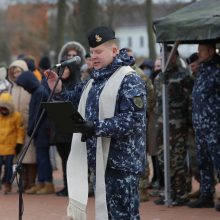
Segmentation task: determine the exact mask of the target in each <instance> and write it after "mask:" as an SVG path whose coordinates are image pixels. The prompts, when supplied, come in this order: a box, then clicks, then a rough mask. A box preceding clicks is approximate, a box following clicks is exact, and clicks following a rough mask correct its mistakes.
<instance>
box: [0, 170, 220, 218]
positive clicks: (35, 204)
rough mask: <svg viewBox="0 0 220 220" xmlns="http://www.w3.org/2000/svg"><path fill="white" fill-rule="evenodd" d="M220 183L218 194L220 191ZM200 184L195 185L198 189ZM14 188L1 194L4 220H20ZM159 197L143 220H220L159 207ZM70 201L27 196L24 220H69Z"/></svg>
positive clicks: (145, 207)
mask: <svg viewBox="0 0 220 220" xmlns="http://www.w3.org/2000/svg"><path fill="white" fill-rule="evenodd" d="M54 177H55V184H56V188H57V189H59V188H60V187H61V178H60V177H61V174H60V171H55V172H54ZM219 185H220V184H218V187H217V191H218V193H219V192H220V186H219ZM196 187H197V184H194V189H195V188H196ZM16 191H17V188H16V186H14V188H13V192H12V193H11V194H9V195H4V194H3V193H2V191H0V220H16V219H18V194H17V192H16ZM154 199H155V198H151V200H150V201H148V202H145V203H142V204H141V209H140V210H141V220H220V212H216V211H215V210H214V209H190V208H188V207H171V208H168V207H165V206H156V205H155V204H154V203H153V200H154ZM67 203H68V199H67V198H62V197H57V196H55V195H24V215H23V220H41V219H45V220H66V206H67ZM88 220H95V218H94V198H90V199H89V203H88Z"/></svg>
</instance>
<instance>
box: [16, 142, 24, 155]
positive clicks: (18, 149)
mask: <svg viewBox="0 0 220 220" xmlns="http://www.w3.org/2000/svg"><path fill="white" fill-rule="evenodd" d="M22 146H23V144H16V147H15V154H16V155H18V154H19V153H20V152H21V148H22Z"/></svg>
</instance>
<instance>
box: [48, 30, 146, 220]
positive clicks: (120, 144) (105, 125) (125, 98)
mask: <svg viewBox="0 0 220 220" xmlns="http://www.w3.org/2000/svg"><path fill="white" fill-rule="evenodd" d="M88 39H89V45H90V52H91V58H92V62H93V66H94V70H93V72H92V73H91V78H92V79H93V80H94V81H93V83H92V87H91V89H90V91H89V93H88V98H87V101H86V108H85V119H86V122H85V123H84V124H83V125H81V126H80V125H79V126H78V125H76V128H75V129H76V131H75V132H76V133H82V134H83V136H84V141H86V146H87V158H88V166H89V167H90V168H91V169H93V172H94V173H95V171H96V162H97V161H96V148H97V138H98V137H108V138H111V142H110V148H109V154H108V160H107V167H106V173H105V185H106V187H105V188H106V201H107V208H108V219H111V220H118V219H120V220H129V219H130V220H138V219H140V216H139V210H138V209H139V195H138V184H139V178H140V175H141V174H142V173H143V171H144V167H145V162H146V142H145V141H146V89H145V85H144V83H143V81H142V80H141V78H140V77H139V76H138V75H137V74H136V73H135V71H134V72H133V71H132V72H130V73H129V74H127V75H125V77H124V78H123V80H122V82H121V85H120V87H119V91H118V95H117V100H116V104H115V112H114V117H111V118H105V119H104V120H99V110H100V109H99V100H100V99H99V98H100V93H101V91H102V90H103V88H104V87H105V84H106V83H107V82H108V80H109V78H110V77H111V76H112V74H113V73H114V72H115V71H116V70H118V69H119V68H121V67H123V66H132V65H133V64H134V59H133V57H130V56H128V55H127V53H126V50H123V49H122V50H120V51H119V50H118V48H117V45H116V41H115V40H114V39H115V34H114V32H113V31H112V30H111V29H110V28H108V27H98V28H95V29H94V30H93V31H92V32H90V34H89V36H88ZM47 73H48V74H49V73H50V75H49V80H48V83H49V86H50V88H51V89H52V88H53V86H54V83H55V81H56V78H57V76H56V74H54V72H52V71H48V72H47ZM84 85H85V84H83V83H81V84H79V85H78V86H76V87H75V89H74V90H73V91H72V92H69V93H65V92H63V93H61V94H58V95H57V96H61V97H62V99H65V100H71V101H72V102H73V104H75V105H76V106H77V105H78V103H79V99H80V96H81V94H82V90H83V88H84ZM104 89H105V88H104ZM56 92H58V93H59V92H61V86H60V82H59V84H58V86H57V90H56ZM109 95H111V94H109ZM74 135H75V134H74ZM73 137H74V136H73ZM67 174H68V173H67ZM95 174H96V173H95ZM97 176H98V174H97V175H96V177H97ZM96 184H97V182H96ZM68 187H70V188H71V185H69V182H68ZM96 191H97V189H96ZM96 191H95V192H96ZM103 202H104V201H103ZM101 220H102V219H101Z"/></svg>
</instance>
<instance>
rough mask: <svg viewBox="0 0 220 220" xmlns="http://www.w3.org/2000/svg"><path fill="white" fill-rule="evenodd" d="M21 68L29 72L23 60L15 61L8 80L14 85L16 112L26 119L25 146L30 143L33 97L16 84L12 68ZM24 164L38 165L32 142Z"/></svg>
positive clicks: (12, 92)
mask: <svg viewBox="0 0 220 220" xmlns="http://www.w3.org/2000/svg"><path fill="white" fill-rule="evenodd" d="M13 67H20V68H21V69H22V70H24V71H27V70H28V67H27V64H26V63H25V61H23V60H15V61H14V62H12V63H11V65H10V66H9V71H8V79H9V81H10V82H11V84H12V87H11V95H12V99H13V103H14V106H15V110H17V111H19V112H20V113H21V114H22V116H23V118H24V127H25V133H26V135H25V144H26V143H28V140H29V137H28V135H27V126H28V118H29V103H30V99H31V95H30V94H29V93H28V92H27V91H25V90H24V89H23V88H22V87H21V86H18V85H17V84H16V83H15V78H14V77H13V75H12V71H11V70H12V68H13ZM23 163H24V164H32V163H36V153H35V147H34V143H33V141H32V142H31V144H30V146H29V149H28V151H27V153H26V155H25V157H24V159H23Z"/></svg>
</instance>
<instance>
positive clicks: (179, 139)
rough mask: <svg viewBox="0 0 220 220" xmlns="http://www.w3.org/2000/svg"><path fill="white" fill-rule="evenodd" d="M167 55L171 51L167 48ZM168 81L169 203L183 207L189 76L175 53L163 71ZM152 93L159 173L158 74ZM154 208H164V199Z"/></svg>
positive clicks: (161, 148)
mask: <svg viewBox="0 0 220 220" xmlns="http://www.w3.org/2000/svg"><path fill="white" fill-rule="evenodd" d="M168 49H169V51H171V48H168ZM166 74H167V77H168V78H167V80H168V96H169V98H168V100H169V101H168V108H169V135H170V136H169V141H170V147H169V151H170V175H171V199H172V201H173V205H183V204H185V203H186V202H187V201H188V200H187V187H186V174H187V165H186V138H187V130H188V119H189V114H190V112H189V109H190V108H189V105H190V102H189V97H190V93H191V88H190V87H191V86H192V84H191V82H192V79H191V78H190V75H189V72H188V71H187V70H186V69H184V68H183V67H182V66H180V64H179V54H178V51H176V53H175V54H174V55H173V58H172V59H171V63H170V64H169V67H168V69H167V73H166ZM154 86H155V91H156V110H155V114H156V118H157V122H156V130H157V134H156V144H157V147H158V160H159V164H160V167H161V170H164V145H163V114H162V113H163V112H162V74H161V73H160V74H159V75H158V76H157V77H156V78H155V80H154ZM155 204H158V205H161V204H164V197H163V196H162V197H161V198H160V199H158V200H156V201H155Z"/></svg>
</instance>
